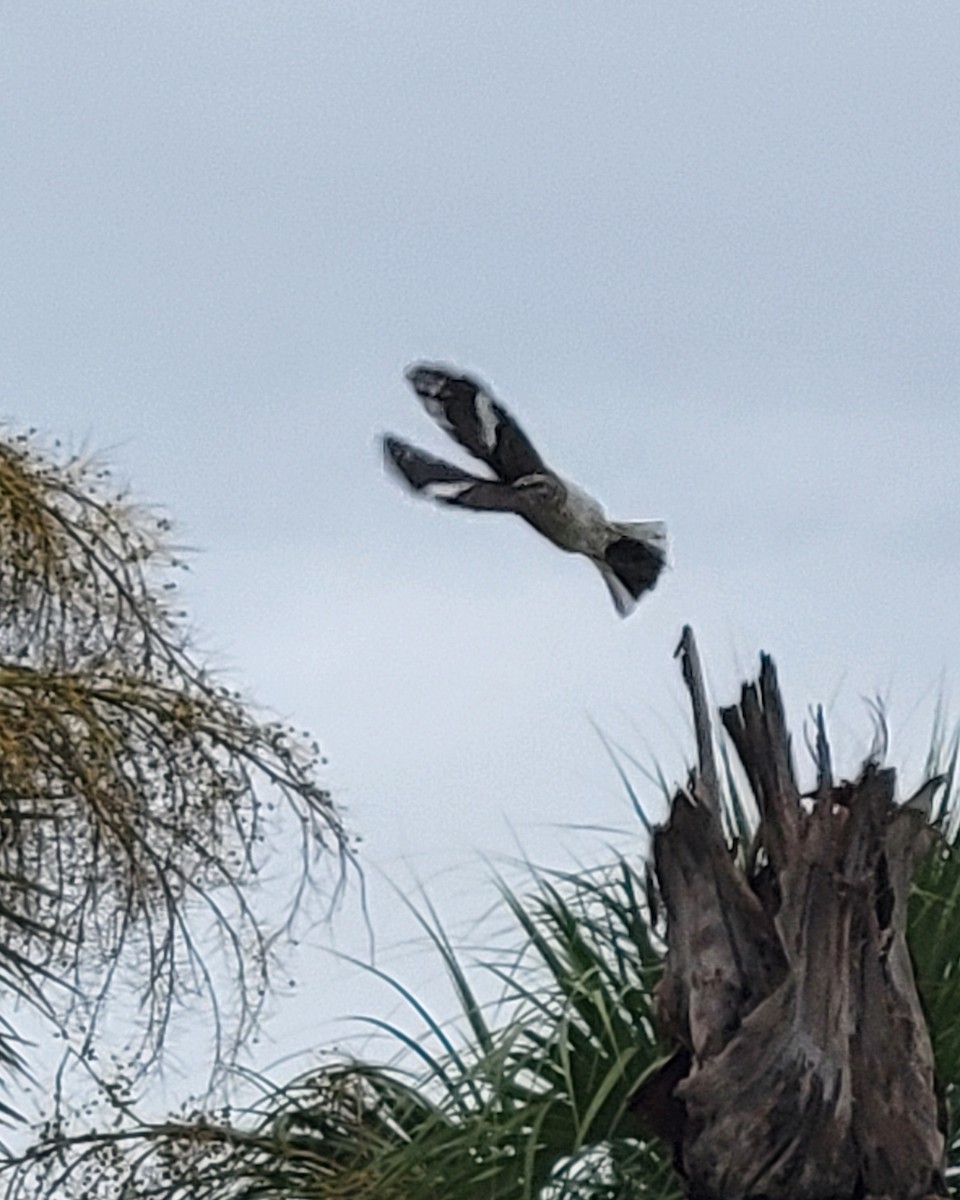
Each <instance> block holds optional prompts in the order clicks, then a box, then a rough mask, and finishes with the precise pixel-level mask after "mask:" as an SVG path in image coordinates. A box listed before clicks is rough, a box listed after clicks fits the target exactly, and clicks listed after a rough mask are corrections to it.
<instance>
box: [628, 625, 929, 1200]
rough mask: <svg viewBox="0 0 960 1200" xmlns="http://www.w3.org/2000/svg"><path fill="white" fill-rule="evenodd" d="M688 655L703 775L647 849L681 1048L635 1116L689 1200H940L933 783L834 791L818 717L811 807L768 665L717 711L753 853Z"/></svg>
mask: <svg viewBox="0 0 960 1200" xmlns="http://www.w3.org/2000/svg"><path fill="white" fill-rule="evenodd" d="M678 653H679V654H680V655H681V657H682V661H683V668H684V675H685V679H686V682H687V685H688V688H689V690H690V695H691V699H692V702H693V710H694V724H695V729H696V735H697V743H698V757H699V769H698V770H696V771H694V772H693V773H692V775H691V779H690V785H689V788H688V790H687V791H681V792H679V793H678V794H677V795H676V797H675V798H674V800H673V804H672V809H671V814H670V818H669V821H668V822H667V824H666V825H665V826H664V827H663V828H661V829H659V830H658V831H657V832H656V835H655V840H654V857H655V868H656V879H657V884H658V888H659V892H660V896H661V898H662V901H663V907H664V909H665V912H666V922H667V935H666V938H667V955H666V961H665V970H664V974H663V978H662V980H661V982H660V984H659V986H658V992H657V1007H658V1015H659V1022H660V1027H661V1032H662V1034H663V1035H664V1036H665V1037H666V1038H668V1039H670V1040H671V1041H672V1042H673V1044H675V1045H676V1047H677V1052H676V1054H675V1055H674V1058H673V1059H672V1060H671V1062H670V1063H669V1064H668V1066H667V1067H666V1068H665V1069H664V1071H663V1072H662V1074H661V1075H660V1077H659V1078H654V1079H652V1080H651V1081H649V1083H648V1084H646V1085H645V1086H644V1087H643V1088H641V1090H640V1092H639V1093H638V1094H637V1096H636V1097H635V1110H636V1111H637V1112H638V1113H639V1114H640V1115H641V1116H645V1117H646V1119H647V1120H648V1121H651V1122H653V1123H656V1122H658V1121H659V1132H660V1133H661V1134H662V1135H665V1136H667V1137H668V1138H669V1139H670V1140H671V1141H672V1143H673V1145H674V1150H675V1155H676V1161H677V1165H678V1167H679V1169H680V1170H681V1172H682V1173H683V1175H684V1177H685V1184H686V1190H687V1193H688V1195H690V1196H694V1197H704V1198H708V1197H709V1198H713V1197H716V1198H723V1200H742V1198H746V1197H756V1198H759V1197H765V1198H768V1200H780V1198H781V1197H782V1198H784V1200H786V1198H788V1197H789V1198H790V1200H802V1198H806V1197H809V1198H810V1200H833V1198H840V1197H844V1198H845V1197H850V1198H857V1200H860V1198H863V1197H903V1198H905V1200H906V1198H914V1197H923V1196H928V1195H943V1194H945V1192H946V1187H945V1183H944V1132H943V1121H942V1114H941V1112H940V1108H939V1105H938V1099H937V1092H936V1087H935V1081H934V1069H933V1053H932V1050H931V1044H930V1038H929V1036H928V1032H927V1027H926V1023H925V1020H924V1015H923V1012H922V1010H921V1006H920V1002H919V998H918V995H917V988H916V983H915V980H914V974H913V968H912V965H911V961H910V956H909V954H908V951H907V944H906V930H905V926H906V906H907V896H908V892H909V889H910V883H911V878H912V873H913V869H914V866H915V864H916V862H917V861H918V858H919V856H921V855H922V854H924V853H925V852H927V851H929V849H930V847H931V844H932V839H933V837H934V836H935V835H934V834H933V832H932V830H931V828H930V824H929V808H930V800H931V797H932V793H933V792H934V791H935V790H936V784H937V783H938V782H939V781H936V780H931V781H930V782H929V783H928V784H927V785H926V786H925V787H924V788H923V789H921V792H919V793H918V794H917V796H916V797H915V798H914V800H913V801H910V802H907V803H906V804H898V803H896V802H895V800H894V780H895V776H894V772H893V771H892V770H889V769H884V768H881V767H880V766H879V765H878V764H877V763H876V762H873V761H868V762H867V763H866V764H865V765H864V767H863V769H862V771H861V773H860V776H859V778H858V779H857V780H856V781H855V782H853V783H839V784H835V783H834V781H833V778H832V772H831V767H830V756H829V749H828V745H827V740H826V735H825V732H824V728H823V720H822V716H821V715H819V714H818V722H817V724H818V729H817V744H816V750H815V755H816V759H817V765H818V781H817V786H816V789H815V790H814V791H813V792H812V793H811V794H809V795H806V796H803V795H801V794H800V791H799V788H798V786H797V781H796V776H795V773H794V768H793V764H792V760H791V751H790V738H789V735H788V733H787V729H786V727H785V721H784V714H783V706H782V703H781V699H780V693H779V689H778V685H777V676H776V671H775V669H774V666H773V663H772V662H771V660H770V659H769V658H767V657H763V658H762V659H761V669H760V677H759V681H758V682H757V683H755V684H749V685H744V687H743V691H742V695H741V698H740V703H739V704H737V705H734V706H732V707H730V708H727V709H722V710H721V714H720V715H721V720H722V722H723V726H724V728H725V730H726V732H727V734H728V737H729V739H730V741H732V743H733V745H734V747H735V748H736V752H737V755H738V756H739V758H740V761H741V762H742V764H743V767H744V770H745V772H746V776H747V779H748V780H749V784H750V787H751V789H752V792H753V796H754V799H755V802H756V807H757V809H758V811H759V828H758V831H757V834H756V838H755V841H754V844H753V845H752V846H751V847H750V852H749V854H743V853H740V854H739V855H738V854H735V853H734V851H733V849H732V848H731V846H730V844H729V841H728V839H727V838H726V837H725V836H724V830H723V824H722V809H721V795H720V784H719V778H718V773H717V768H716V762H715V758H714V752H713V740H712V736H711V730H710V725H709V715H708V709H707V704H706V698H705V694H704V689H703V684H702V679H701V673H700V669H699V663H698V661H697V652H696V647H695V645H694V642H693V638H692V635H691V633H690V631H689V629H686V630H684V636H683V640H682V641H681V645H680V649H679V651H678Z"/></svg>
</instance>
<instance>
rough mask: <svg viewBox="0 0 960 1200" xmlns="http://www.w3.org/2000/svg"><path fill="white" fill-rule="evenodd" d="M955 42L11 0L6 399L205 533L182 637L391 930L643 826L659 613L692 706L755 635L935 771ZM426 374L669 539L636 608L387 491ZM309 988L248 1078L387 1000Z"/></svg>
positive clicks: (949, 519) (4, 227) (635, 21)
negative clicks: (872, 711) (327, 791)
mask: <svg viewBox="0 0 960 1200" xmlns="http://www.w3.org/2000/svg"><path fill="white" fill-rule="evenodd" d="M958 58H960V15H958V11H957V8H956V6H955V5H954V4H952V3H945V2H931V3H928V4H924V5H917V4H915V3H910V4H907V3H896V2H890V0H885V2H884V3H881V4H877V3H875V2H871V3H848V4H843V5H826V4H816V3H808V4H803V5H797V4H793V3H783V2H779V0H774V2H770V0H764V2H756V3H746V2H741V3H735V2H733V0H731V2H729V3H712V4H703V3H692V2H685V0H671V2H670V3H669V4H665V3H652V2H647V0H630V2H629V3H627V2H620V3H616V2H611V3H600V4H598V3H596V2H595V0H594V2H591V3H589V4H588V3H585V2H581V0H564V2H563V3H560V4H556V3H554V4H544V3H529V4H524V5H519V4H516V3H503V2H500V0H486V2H485V3H483V4H474V3H469V4H468V3H459V4H450V3H441V2H440V0H390V2H389V3H387V2H385V0H376V2H373V0H342V2H341V0H323V2H321V0H310V2H306V0H283V3H269V4H267V3H258V4H252V3H244V2H240V0H231V2H230V3H226V2H223V0H208V2H207V3H204V4H202V5H197V4H195V3H177V2H173V0H167V2H165V3H163V4H154V3H144V2H140V0H124V2H123V3H121V2H119V0H116V2H113V3H105V2H101V0H85V2H84V3H82V4H78V3H73V2H71V3H62V2H56V0H41V2H40V3H38V2H37V0H4V3H3V5H2V7H0V113H2V141H0V150H2V171H0V239H2V240H0V254H2V257H0V261H2V263H3V275H4V286H3V289H2V293H0V351H2V353H0V411H3V412H6V413H8V414H9V415H10V416H11V417H13V418H15V419H16V420H17V421H18V422H20V423H23V424H32V425H37V426H39V427H40V428H41V429H43V430H45V431H48V432H49V433H50V434H51V435H60V436H62V437H65V438H66V440H67V441H68V442H69V443H71V444H77V443H80V442H86V443H87V444H88V445H89V446H90V447H91V448H97V449H101V450H103V451H105V453H106V455H107V457H108V458H109V459H110V461H112V462H113V464H114V465H115V466H116V468H117V471H118V473H119V474H120V475H122V476H124V477H126V478H128V479H129V480H130V481H131V482H132V483H133V485H134V488H135V491H136V493H137V494H138V495H139V496H141V497H143V498H146V499H151V500H155V501H158V502H162V503H163V504H165V505H166V506H167V508H168V509H169V511H170V512H171V514H172V515H173V516H174V517H175V519H176V521H177V524H178V531H179V536H180V538H181V540H182V541H184V542H187V543H189V544H191V545H193V546H196V547H198V548H199V549H200V551H201V553H199V554H198V555H197V556H196V557H195V559H194V564H193V574H192V579H191V581H190V583H189V586H188V589H187V599H188V601H189V604H190V607H191V610H192V611H193V613H194V615H195V618H196V622H197V625H198V626H199V629H200V631H201V641H202V643H203V644H205V645H207V646H209V647H210V648H211V650H212V654H213V657H214V659H215V661H217V662H219V663H221V664H223V666H224V668H225V669H226V670H228V671H229V672H230V673H231V675H232V676H233V677H234V678H235V679H237V680H238V681H239V682H240V683H241V684H242V685H243V686H245V687H247V688H249V689H250V690H251V691H252V692H253V693H254V694H255V695H256V697H257V698H258V700H260V701H261V702H262V703H263V704H264V705H267V706H269V707H270V708H271V709H272V710H276V711H279V712H280V713H282V714H285V715H289V716H291V717H292V718H293V719H294V720H295V721H296V722H297V724H300V725H303V726H305V727H309V728H311V729H313V730H315V731H316V733H317V734H318V736H319V737H320V739H321V741H322V743H323V745H324V747H325V749H326V751H327V753H328V755H329V757H330V760H331V766H330V783H331V785H332V786H333V787H334V788H335V790H336V793H337V795H338V796H339V797H340V799H341V800H342V802H344V803H346V804H347V805H348V806H349V811H350V819H351V821H352V823H353V825H354V827H355V828H356V829H358V830H359V831H361V832H362V833H363V834H364V835H365V838H366V843H367V848H366V850H365V857H366V861H367V862H368V864H369V865H370V868H371V872H372V876H373V886H372V891H373V896H372V903H373V912H372V916H373V920H374V924H375V926H376V927H377V929H378V930H379V932H380V936H381V943H382V944H385V945H387V946H389V944H390V943H391V941H393V940H396V939H398V938H401V937H405V936H408V935H409V934H410V932H411V925H410V923H409V921H404V920H403V919H402V918H400V917H399V916H398V915H397V912H396V910H397V904H396V901H395V900H394V899H393V898H392V897H391V894H390V893H389V891H388V890H387V889H386V888H385V887H383V886H381V885H380V884H379V883H378V882H376V869H377V868H382V869H383V870H385V871H386V872H387V873H388V874H389V875H390V876H391V877H393V878H394V879H396V880H398V881H400V882H401V883H402V884H403V885H404V886H408V885H409V882H410V880H411V878H413V877H416V878H419V879H421V880H424V881H427V882H428V883H430V886H431V891H432V893H433V894H434V895H435V896H436V898H437V900H438V903H439V904H440V906H441V908H442V909H443V911H445V912H447V913H449V914H450V919H451V921H452V922H453V923H454V925H455V924H456V922H457V921H459V920H462V919H466V918H468V917H469V916H470V915H472V914H475V913H476V912H477V911H478V909H479V908H480V907H483V906H485V905H486V903H487V901H488V900H489V898H490V897H489V893H488V892H486V891H484V890H483V888H482V886H481V885H480V884H479V883H478V882H477V881H478V880H481V879H482V878H483V876H484V873H485V871H486V868H485V867H483V866H482V865H479V866H478V865H477V863H478V852H482V853H486V854H490V855H494V856H496V855H497V854H511V853H514V852H515V851H516V848H517V842H518V841H519V842H520V843H522V845H523V846H524V847H525V848H526V850H527V851H528V852H529V853H530V854H531V855H533V856H535V857H537V858H538V859H540V860H542V861H547V862H554V863H561V862H565V861H568V860H567V859H566V858H565V857H564V854H565V851H564V847H565V846H566V847H569V846H574V847H575V848H576V849H578V851H579V853H580V854H581V855H582V856H583V857H585V858H588V859H589V858H591V857H600V856H601V855H602V854H603V852H604V851H603V844H604V840H605V839H604V837H603V836H602V835H583V834H580V835H572V834H571V833H570V832H569V831H565V830H563V829H562V828H560V826H562V825H564V824H565V823H575V822H576V823H591V824H597V825H600V826H610V827H613V826H619V827H622V828H623V829H624V830H625V831H628V834H629V836H627V835H625V836H624V837H623V838H622V839H620V841H619V843H618V844H619V845H620V846H621V847H626V848H629V847H631V846H633V845H634V844H635V843H634V842H633V838H634V835H635V832H636V829H635V823H634V822H633V821H632V818H631V816H630V812H629V806H628V803H627V800H626V797H625V796H624V794H623V791H622V788H621V787H620V785H619V783H618V781H617V779H616V776H615V774H614V772H613V770H612V768H611V767H610V765H609V763H608V762H607V760H606V759H605V757H604V753H603V750H602V748H601V747H600V745H599V743H598V741H597V739H596V737H595V735H594V733H593V731H592V730H591V727H590V724H589V719H588V718H589V716H592V717H593V718H594V719H596V720H597V721H598V722H599V723H600V724H601V725H602V726H603V727H604V728H605V729H606V730H607V731H608V732H609V733H610V734H611V736H613V737H615V738H616V739H618V740H619V741H621V742H622V743H623V744H625V745H626V746H627V747H628V748H629V749H630V750H631V752H632V753H634V754H635V755H636V756H637V757H638V758H639V759H641V760H642V761H650V760H651V759H652V758H653V757H654V756H656V757H657V758H658V759H659V761H660V762H661V763H662V765H663V767H664V769H665V771H666V773H667V774H668V775H669V776H670V777H680V776H681V775H682V773H683V770H684V761H685V757H686V756H687V754H688V753H689V749H690V739H689V736H688V733H687V724H686V714H685V709H684V707H683V699H682V694H681V690H680V687H679V683H678V679H677V672H676V667H675V664H674V663H673V662H672V659H671V654H672V651H673V648H674V646H675V644H676V640H677V637H678V634H679V630H680V627H681V625H682V624H683V623H684V622H690V623H692V624H693V625H694V627H695V628H696V630H697V633H698V636H699V638H700V643H701V648H702V651H703V653H704V655H705V657H706V660H707V663H708V668H709V672H710V676H711V680H712V684H713V687H714V689H715V692H716V695H717V698H718V699H719V700H721V701H723V702H729V701H731V700H732V699H733V697H734V694H735V689H736V687H737V685H738V684H739V681H740V679H741V677H742V675H743V673H744V672H749V671H751V670H752V669H753V668H754V665H755V661H756V659H755V656H756V653H757V651H758V650H759V649H761V648H764V649H766V650H769V651H770V652H771V653H772V654H773V655H774V656H775V658H776V660H777V662H778V664H779V667H780V672H781V678H782V681H783V684H784V688H785V691H786V694H787V697H788V701H789V704H790V709H791V713H792V714H793V717H794V719H795V721H796V722H797V723H798V724H799V722H800V721H801V720H802V718H803V715H804V713H805V711H806V706H807V705H808V704H809V703H812V702H815V701H817V700H823V701H824V702H825V703H828V704H829V705H831V715H832V728H833V732H834V735H835V741H836V742H837V746H838V749H837V757H838V759H839V761H840V763H841V765H842V766H844V767H846V768H847V769H848V770H852V769H853V768H854V766H855V764H856V759H857V755H858V754H861V753H862V752H863V751H864V750H865V748H866V745H867V743H868V742H869V737H870V729H869V722H868V716H867V712H866V709H865V707H864V705H863V702H862V697H863V696H874V695H877V694H880V695H881V696H882V697H883V698H884V699H885V701H886V702H887V704H888V706H889V711H890V720H891V725H892V728H893V732H894V742H893V754H892V759H893V761H894V762H895V763H902V762H904V761H906V763H907V765H908V767H909V768H911V770H912V771H913V772H914V775H911V778H914V777H915V772H916V771H918V770H919V766H920V762H921V759H922V754H923V751H924V750H925V745H926V737H927V734H928V731H929V721H930V712H931V710H932V706H933V703H934V700H935V698H936V694H937V690H938V688H939V687H940V686H941V683H942V681H944V680H945V681H946V687H947V691H948V693H949V691H950V688H951V686H953V687H954V688H955V687H956V685H957V681H958V680H960V645H958V640H957V634H958V629H960V619H958V616H957V606H958V601H960V529H958V516H960V480H958V470H957V459H958V452H960V404H958V385H960V349H958V346H960V340H958V336H957V329H958V315H960V287H958V279H960V204H958V192H960V174H958V167H960V153H958V142H960V76H958V72H957V66H956V64H957V61H958ZM418 358H432V359H436V358H440V359H444V360H447V361H450V362H453V363H456V364H459V365H460V366H462V367H463V368H465V369H471V370H474V371H476V372H479V373H480V374H481V375H482V376H483V377H484V378H486V379H487V380H489V382H490V383H491V384H492V385H493V387H494V389H495V390H496V392H497V394H498V395H499V396H500V397H501V398H502V399H503V400H504V401H505V402H506V403H507V404H508V405H510V406H511V407H512V408H513V410H514V411H515V412H516V413H517V414H518V416H519V417H520V419H521V421H522V423H523V425H524V426H525V428H526V429H527V431H528V432H529V433H530V434H531V436H532V437H533V439H534V441H535V443H536V444H537V446H538V448H540V449H541V451H542V452H543V453H544V455H545V457H546V458H547V460H548V461H549V462H550V463H551V464H552V465H555V466H556V467H557V468H558V469H559V470H561V471H562V472H564V473H565V474H569V475H570V476H571V477H572V478H574V479H576V480H577V481H578V482H580V483H581V484H582V485H584V486H585V487H587V488H588V489H589V490H591V491H592V492H594V493H595V494H596V495H598V496H599V497H600V498H601V499H602V500H603V501H604V502H605V503H606V504H607V506H608V508H609V509H610V510H611V512H612V513H613V515H614V516H617V517H620V518H622V519H627V518H643V517H662V518H664V519H665V520H666V521H667V522H668V524H669V527H670V533H671V540H672V562H673V570H672V571H671V572H670V573H668V574H667V575H666V576H665V577H664V578H663V579H662V581H661V583H660V584H659V586H658V587H657V589H656V591H655V592H654V593H652V595H650V596H648V597H647V598H646V599H645V600H644V601H643V602H642V603H641V605H640V607H639V609H638V611H637V612H636V613H635V614H634V616H632V617H631V618H629V619H628V620H627V621H625V622H621V621H620V620H619V619H618V618H617V616H616V615H615V612H614V610H613V606H612V605H611V603H610V601H609V598H608V597H607V595H606V590H605V588H604V586H603V583H602V581H601V579H600V577H599V575H597V574H596V572H594V571H592V570H591V568H590V567H589V566H588V565H587V564H585V563H583V562H582V561H578V560H574V559H571V558H568V557H567V556H564V555H561V554H559V553H558V552H556V551H555V550H553V549H552V548H551V547H549V546H547V545H545V544H544V543H542V542H541V541H540V540H538V539H537V538H536V537H535V536H534V535H533V534H532V532H531V531H530V530H528V529H527V528H526V527H524V526H522V524H521V523H520V522H519V521H514V520H512V519H509V518H502V519H500V518H496V517H489V518H486V519H485V518H483V517H477V518H475V519H470V518H469V517H465V515H464V514H462V513H455V512H444V511H438V510H434V509H432V508H431V507H430V506H429V505H427V504H424V503H422V502H418V501H416V500H415V499H411V498H409V497H407V496H406V495H404V494H403V493H402V492H401V491H400V490H399V489H398V488H397V487H396V486H395V485H394V483H393V482H392V481H391V480H387V479H385V478H384V476H383V473H382V470H381V467H380V462H379V455H378V451H377V448H376V436H377V434H378V433H379V432H381V431H383V430H384V429H389V430H392V431H395V432H397V433H399V434H401V435H402V436H405V437H409V438H410V439H411V440H413V441H416V442H421V443H422V444H424V445H425V446H426V447H427V448H430V449H433V450H435V451H441V452H446V451H447V450H449V448H450V447H449V444H445V441H444V439H443V435H442V434H440V433H439V432H438V431H437V430H436V429H434V428H432V427H431V424H430V422H429V421H428V419H427V418H426V416H425V414H424V413H423V412H422V411H421V409H420V407H419V405H418V403H417V401H416V399H415V397H413V395H412V394H411V393H410V392H409V390H408V389H407V387H406V385H405V383H404V382H403V379H402V371H403V368H404V367H405V366H406V365H407V364H408V363H409V362H411V361H412V360H415V359H418ZM646 795H648V796H649V798H650V800H651V803H652V804H654V805H655V804H656V795H655V793H654V792H653V791H652V790H650V789H647V791H646ZM654 815H656V809H654ZM608 840H609V839H608ZM636 844H637V845H639V843H636ZM359 924H360V923H359V920H358V918H357V914H356V906H355V904H354V905H353V907H352V908H351V906H349V905H348V911H347V912H345V913H344V915H343V916H342V918H341V919H340V920H339V921H338V922H337V926H336V929H335V933H336V937H337V939H338V944H339V945H341V946H342V947H344V948H345V949H348V950H350V951H353V952H359V953H362V952H363V943H362V939H361V938H360V937H359V934H358V930H359ZM310 940H311V942H312V943H313V944H314V945H315V946H317V945H319V944H320V943H321V942H323V941H324V940H328V939H327V935H325V934H324V933H322V931H318V932H317V933H316V934H314V935H313V936H312V937H311V939H310ZM385 963H386V965H388V966H389V965H391V964H393V965H400V966H401V968H402V958H400V959H398V958H397V957H396V956H394V957H393V958H391V957H390V954H389V952H388V953H387V957H386V959H385ZM431 970H432V968H424V967H422V966H421V967H418V968H417V970H416V971H415V972H414V976H413V977H414V979H415V981H418V982H423V981H424V980H425V979H426V978H427V976H429V974H430V971H431ZM293 973H294V974H295V975H296V977H297V979H298V980H299V986H298V988H297V989H295V992H296V994H295V995H294V997H293V998H291V999H290V1000H289V1001H287V1002H286V1003H285V1005H284V1009H283V1015H282V1016H281V1018H280V1020H279V1021H278V1022H277V1023H276V1024H275V1025H274V1026H273V1027H272V1028H271V1033H272V1035H273V1036H274V1037H275V1039H276V1043H277V1045H276V1047H275V1048H274V1050H275V1051H276V1053H280V1052H281V1051H286V1050H290V1049H293V1048H295V1047H296V1046H299V1045H305V1044H307V1043H310V1042H322V1041H326V1040H329V1038H330V1037H331V1036H336V1037H338V1038H340V1039H341V1040H342V1039H343V1037H344V1029H343V1027H342V1026H340V1025H337V1024H333V1025H331V1024H329V1022H330V1021H332V1019H333V1018H335V1017H337V1016H338V1015H340V1014H342V1013H344V1012H347V1011H358V1010H359V1011H364V1010H369V1009H370V1008H371V1007H374V1006H376V1005H378V1004H380V1005H381V1008H382V1004H383V1000H382V997H381V998H380V999H377V997H376V996H375V995H374V994H373V993H371V992H370V990H369V988H368V987H367V985H365V984H360V983H358V982H357V980H356V977H355V976H353V975H348V973H346V968H345V967H341V966H340V965H338V964H337V963H336V962H335V961H334V960H331V959H330V958H329V956H327V955H325V954H324V953H322V952H321V951H320V950H318V949H309V948H304V949H303V950H302V952H301V954H300V957H299V958H298V959H297V960H296V964H295V970H294V972H293ZM438 1003H440V1006H441V1007H442V1002H438ZM331 1031H333V1032H331ZM272 1052H273V1050H272V1051H271V1053H272Z"/></svg>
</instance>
